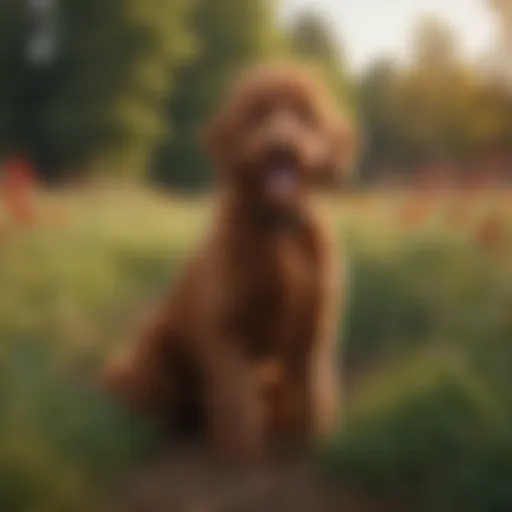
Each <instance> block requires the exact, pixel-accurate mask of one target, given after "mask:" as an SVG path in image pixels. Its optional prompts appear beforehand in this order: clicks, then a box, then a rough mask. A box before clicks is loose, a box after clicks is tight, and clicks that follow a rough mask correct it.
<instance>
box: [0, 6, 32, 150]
mask: <svg viewBox="0 0 512 512" xmlns="http://www.w3.org/2000/svg"><path fill="white" fill-rule="evenodd" d="M29 29H30V26H29V23H28V19H27V13H26V9H25V5H24V4H23V3H22V2H20V1H19V0H3V1H2V2H0V75H1V76H2V79H1V80H0V154H1V155H2V156H3V155H5V153H6V152H8V151H11V150H13V149H19V148H20V147H21V146H22V145H23V138H24V137H23V124H24V123H23V121H22V118H23V99H24V98H23V94H24V89H25V85H24V84H25V83H26V81H25V76H26V71H27V70H26V66H25V65H24V61H25V53H24V52H25V41H26V39H27V37H28V33H29Z"/></svg>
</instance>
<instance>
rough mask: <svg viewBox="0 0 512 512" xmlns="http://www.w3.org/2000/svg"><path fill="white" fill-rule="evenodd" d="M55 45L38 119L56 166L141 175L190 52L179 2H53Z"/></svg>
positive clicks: (182, 6)
mask: <svg viewBox="0 0 512 512" xmlns="http://www.w3.org/2000/svg"><path fill="white" fill-rule="evenodd" d="M58 2H59V3H58V16H59V25H58V27H59V29H60V32H59V45H58V53H57V55H56V57H55V62H54V66H53V77H52V82H51V86H50V87H49V91H48V94H47V96H46V98H45V101H44V108H43V110H42V112H41V125H42V127H43V131H44V132H46V133H48V134H50V136H49V138H48V141H47V144H48V146H49V147H50V148H51V152H52V153H53V155H55V156H56V157H57V162H58V163H59V164H60V166H66V167H68V166H79V167H82V166H84V165H85V164H92V163H97V162H98V161H99V162H102V163H105V162H108V164H109V168H110V169H112V170H114V169H115V170H116V171H117V172H118V173H133V172H141V170H144V169H145V168H147V160H148V158H149V155H150V154H151V152H152V151H153V149H154V146H155V144H156V143H157V141H158V139H159V137H161V136H162V133H163V128H164V125H163V116H162V115H161V110H162V107H163V105H164V101H165V100H166V99H167V97H168V95H169V93H170V90H171V87H172V81H173V75H174V70H175V69H176V67H177V66H178V65H180V63H181V62H182V60H183V59H184V58H186V56H187V54H188V52H189V51H190V48H191V47H190V44H191V39H190V37H189V34H187V32H186V30H185V25H184V22H185V19H186V15H187V9H186V6H187V2H186V1H185V0H109V2H104V1H103V0H88V1H87V2H84V1H82V0H58Z"/></svg>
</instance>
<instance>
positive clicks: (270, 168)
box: [265, 156, 299, 201]
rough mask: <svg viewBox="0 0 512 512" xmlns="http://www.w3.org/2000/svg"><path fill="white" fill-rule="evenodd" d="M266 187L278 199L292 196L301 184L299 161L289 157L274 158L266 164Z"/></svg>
mask: <svg viewBox="0 0 512 512" xmlns="http://www.w3.org/2000/svg"><path fill="white" fill-rule="evenodd" d="M265 169H266V170H265V188H266V190H267V193H268V194H269V195H270V196H271V197H273V198H274V199H276V200H279V201H281V200H284V201H286V200H287V199H289V198H292V197H293V196H294V195H295V194H296V192H297V189H298V186H299V169H298V165H297V163H296V162H295V161H294V160H293V159H292V158H288V157H282V156H281V157H279V158H272V159H270V160H269V161H268V162H267V165H266V166H265Z"/></svg>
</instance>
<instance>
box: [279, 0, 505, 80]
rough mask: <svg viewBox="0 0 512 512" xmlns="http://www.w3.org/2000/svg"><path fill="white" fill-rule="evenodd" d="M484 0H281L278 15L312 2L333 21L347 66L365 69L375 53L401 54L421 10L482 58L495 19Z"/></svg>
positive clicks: (404, 54) (400, 56)
mask: <svg viewBox="0 0 512 512" xmlns="http://www.w3.org/2000/svg"><path fill="white" fill-rule="evenodd" d="M486 1H487V0H284V7H283V16H284V18H285V19H286V18H287V17H288V16H289V15H290V14H292V13H294V12H296V11H298V10H301V9H303V8H311V7H314V8H315V9H318V10H319V11H321V12H322V13H324V14H325V15H326V19H327V20H328V21H330V22H331V23H332V26H333V30H334V32H335V34H336V37H337V38H338V39H339V40H340V44H343V47H344V48H345V53H346V55H347V58H348V63H349V65H350V66H351V67H352V68H353V69H355V70H361V69H364V67H366V66H367V65H368V64H369V63H371V61H372V60H373V59H374V58H376V57H379V56H382V55H386V56H393V57H396V58H398V59H406V58H407V52H408V45H407V41H408V38H409V37H410V34H411V30H412V27H413V25H414V22H415V21H416V20H417V19H418V17H419V16H421V15H422V14H425V13H427V14H435V15H438V16H440V17H442V18H443V19H445V20H446V21H447V22H448V23H449V24H451V25H452V26H453V27H454V29H455V30H456V32H457V33H458V34H460V46H461V49H462V51H463V53H464V55H465V56H467V57H468V58H471V59H481V58H482V56H483V55H484V54H485V53H486V51H488V50H489V49H490V46H491V43H492V40H493V34H494V33H495V30H496V28H495V26H496V25H495V18H494V15H493V13H492V12H491V11H490V10H489V9H488V8H487V7H486Z"/></svg>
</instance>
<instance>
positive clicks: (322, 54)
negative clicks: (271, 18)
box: [289, 10, 353, 105]
mask: <svg viewBox="0 0 512 512" xmlns="http://www.w3.org/2000/svg"><path fill="white" fill-rule="evenodd" d="M289 36H290V42H291V51H292V53H293V54H294V55H296V56H297V57H299V58H300V59H302V60H305V61H307V62H309V63H310V64H312V65H314V66H316V67H317V68H318V69H319V70H320V72H321V73H322V74H323V75H324V76H325V78H326V80H327V82H328V84H329V85H330V87H331V88H332V90H333V92H334V95H335V97H336V98H337V99H339V101H340V103H343V104H345V105H346V104H347V103H350V104H352V100H353V98H352V95H351V91H350V86H349V80H348V73H347V69H346V63H345V60H344V54H343V50H342V48H341V45H340V44H339V43H338V41H337V40H336V38H335V37H334V34H333V32H332V31H331V30H330V27H329V25H328V23H327V21H326V20H324V18H322V17H321V16H320V15H319V14H318V13H316V12H315V11H312V10H311V11H308V10H307V11H303V12H302V13H300V14H299V15H298V16H297V17H296V18H295V20H293V23H292V25H291V27H290V30H289Z"/></svg>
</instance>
